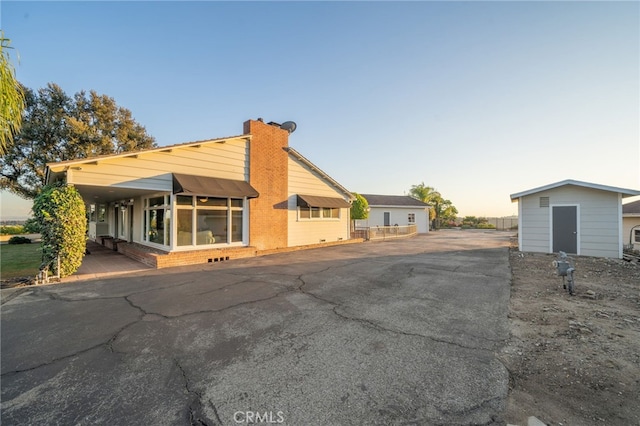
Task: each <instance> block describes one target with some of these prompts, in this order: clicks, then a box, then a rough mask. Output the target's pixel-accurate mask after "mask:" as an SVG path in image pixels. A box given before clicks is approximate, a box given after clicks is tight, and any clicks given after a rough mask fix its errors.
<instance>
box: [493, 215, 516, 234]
mask: <svg viewBox="0 0 640 426" xmlns="http://www.w3.org/2000/svg"><path fill="white" fill-rule="evenodd" d="M487 223H490V224H491V225H493V226H495V227H496V229H498V230H500V231H509V230H515V229H518V218H517V217H488V218H487Z"/></svg>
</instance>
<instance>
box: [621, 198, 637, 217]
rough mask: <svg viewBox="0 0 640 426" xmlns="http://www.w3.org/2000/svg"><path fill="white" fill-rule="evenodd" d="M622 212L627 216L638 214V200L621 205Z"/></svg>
mask: <svg viewBox="0 0 640 426" xmlns="http://www.w3.org/2000/svg"><path fill="white" fill-rule="evenodd" d="M622 214H623V215H625V216H626V215H629V216H640V200H638V201H634V202H632V203H627V204H623V205H622Z"/></svg>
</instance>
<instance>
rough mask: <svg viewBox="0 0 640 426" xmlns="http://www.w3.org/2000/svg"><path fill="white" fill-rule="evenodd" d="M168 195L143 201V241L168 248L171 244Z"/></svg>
mask: <svg viewBox="0 0 640 426" xmlns="http://www.w3.org/2000/svg"><path fill="white" fill-rule="evenodd" d="M170 199H171V197H170V196H169V195H161V196H159V197H152V198H147V199H145V200H144V219H143V222H144V236H143V239H144V241H147V242H150V243H155V244H160V245H164V246H168V245H170V244H171V240H170V238H171V220H170V219H171V207H170V204H169V203H170Z"/></svg>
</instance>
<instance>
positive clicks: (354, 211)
mask: <svg viewBox="0 0 640 426" xmlns="http://www.w3.org/2000/svg"><path fill="white" fill-rule="evenodd" d="M353 196H354V197H355V200H353V202H352V203H351V213H350V215H351V221H352V222H351V224H352V227H353V228H355V221H356V220H362V219H366V218H368V217H369V202H368V201H367V199H366V198H364V197H363V196H362V195H360V194H357V193H355V192H354V193H353Z"/></svg>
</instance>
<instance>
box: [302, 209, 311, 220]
mask: <svg viewBox="0 0 640 426" xmlns="http://www.w3.org/2000/svg"><path fill="white" fill-rule="evenodd" d="M310 217H311V211H310V210H309V207H300V219H309V218H310Z"/></svg>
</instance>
